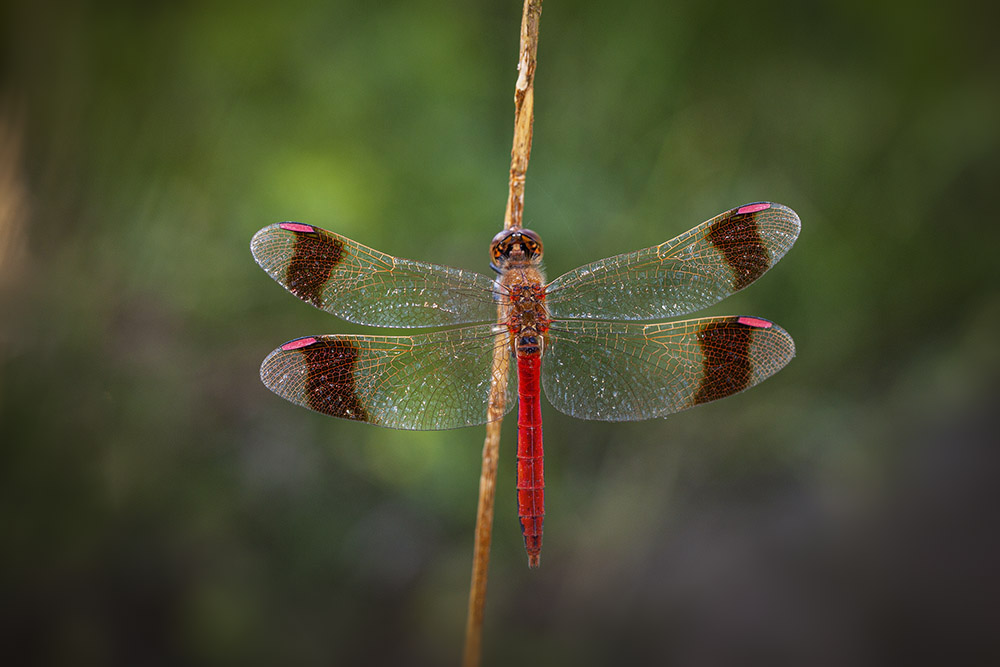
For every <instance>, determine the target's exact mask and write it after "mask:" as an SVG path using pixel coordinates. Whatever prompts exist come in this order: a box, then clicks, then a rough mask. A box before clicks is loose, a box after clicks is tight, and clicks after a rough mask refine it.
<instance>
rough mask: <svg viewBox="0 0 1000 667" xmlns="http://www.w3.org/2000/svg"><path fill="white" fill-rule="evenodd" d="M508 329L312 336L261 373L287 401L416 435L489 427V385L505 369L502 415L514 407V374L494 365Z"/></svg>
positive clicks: (288, 347)
mask: <svg viewBox="0 0 1000 667" xmlns="http://www.w3.org/2000/svg"><path fill="white" fill-rule="evenodd" d="M498 345H499V346H506V345H509V343H508V337H507V333H506V331H503V332H495V331H494V327H493V326H491V325H481V326H474V327H463V328H460V329H450V330H448V331H439V332H434V333H427V334H418V335H415V336H348V335H343V336H341V335H330V336H309V337H306V338H299V339H296V340H293V341H289V342H287V343H285V344H284V345H282V346H281V347H279V348H278V349H276V350H275V351H274V352H272V353H271V354H270V355H268V357H267V358H266V359H264V363H263V364H262V365H261V367H260V377H261V380H263V382H264V384H265V385H267V387H268V388H269V389H270V390H271V391H273V392H274V393H276V394H278V395H279V396H281V397H282V398H284V399H287V400H289V401H291V402H292V403H297V404H298V405H301V406H303V407H307V408H309V409H310V410H315V411H316V412H321V413H323V414H326V415H330V416H333V417H341V418H343V419H353V420H356V421H363V422H368V423H370V424H376V425H378V426H386V427H389V428H399V429H406V430H412V431H433V430H439V429H448V428H458V427H461V426H474V425H476V424H485V423H486V422H487V421H489V419H488V417H487V406H488V404H489V395H490V384H491V381H492V379H493V376H494V374H495V373H496V374H502V373H504V372H505V371H506V373H507V377H508V382H507V394H506V403H505V404H504V405H505V410H509V409H510V408H511V407H512V406H513V405H514V403H515V400H516V396H517V385H516V381H515V380H514V377H513V375H512V372H511V370H510V369H513V368H515V365H514V364H512V363H510V364H506V365H507V366H509V369H503V368H497V369H494V367H493V356H494V349H495V348H496V346H498Z"/></svg>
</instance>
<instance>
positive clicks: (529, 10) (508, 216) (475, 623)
mask: <svg viewBox="0 0 1000 667" xmlns="http://www.w3.org/2000/svg"><path fill="white" fill-rule="evenodd" d="M541 15H542V0H524V11H523V13H522V15H521V50H520V57H519V58H518V63H517V69H518V77H517V83H516V84H515V85H514V144H513V147H512V148H511V152H510V189H509V194H508V197H507V210H506V212H505V213H504V229H518V228H520V227H521V220H522V216H523V213H524V178H525V173H526V172H527V171H528V159H529V158H530V157H531V132H532V125H533V123H534V107H535V86H534V84H535V54H536V53H537V51H538V22H539V20H540V19H541ZM500 315H501V311H500V309H499V308H498V310H497V317H498V321H499V319H500ZM509 367H510V350H509V349H508V347H507V346H506V345H502V344H500V345H497V346H496V348H495V350H494V354H493V368H494V372H493V381H492V385H491V387H490V404H489V416H490V420H491V421H490V422H489V423H488V424H487V425H486V440H485V441H484V443H483V467H482V472H481V474H480V477H479V509H478V511H477V514H476V539H475V547H474V551H473V557H472V582H471V584H470V588H469V611H468V617H467V619H466V624H465V651H464V655H463V660H462V664H463V665H464V666H465V667H477V666H478V665H479V664H480V661H481V657H482V636H483V612H484V609H485V606H486V582H487V574H488V571H489V563H490V543H491V541H492V538H493V508H494V504H495V499H496V479H497V461H498V453H499V450H500V427H501V425H502V421H501V418H502V417H503V414H504V407H505V405H504V402H505V400H506V395H507V382H508V378H509V374H508V369H509Z"/></svg>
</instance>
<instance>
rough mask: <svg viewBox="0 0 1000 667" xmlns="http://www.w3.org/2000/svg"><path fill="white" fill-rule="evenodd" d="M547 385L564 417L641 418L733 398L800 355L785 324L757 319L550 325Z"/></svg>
mask: <svg viewBox="0 0 1000 667" xmlns="http://www.w3.org/2000/svg"><path fill="white" fill-rule="evenodd" d="M548 340H549V343H548V346H547V347H546V348H545V352H544V354H543V356H542V385H543V386H544V387H545V395H546V396H547V397H548V399H549V402H550V403H552V405H553V406H555V408H556V409H557V410H559V411H560V412H564V413H566V414H568V415H571V416H573V417H579V418H581V419H599V420H602V421H638V420H641V419H650V418H652V417H664V416H666V415H669V414H671V413H673V412H677V411H679V410H684V409H686V408H690V407H693V406H695V405H698V404H701V403H707V402H709V401H714V400H716V399H719V398H724V397H726V396H731V395H732V394H735V393H738V392H740V391H743V390H744V389H747V388H749V387H752V386H753V385H755V384H757V383H759V382H761V381H763V380H764V379H766V378H768V377H770V376H771V375H773V374H775V373H777V372H778V371H779V370H781V368H782V367H784V365H785V364H787V363H788V362H789V360H791V358H792V357H793V356H794V355H795V343H794V342H793V341H792V338H791V336H789V335H788V334H787V333H786V332H785V331H784V330H783V329H782V328H781V327H779V326H777V325H776V324H773V323H771V322H769V321H767V320H763V319H760V318H755V317H708V318H702V319H695V320H686V321H683V322H670V323H665V324H627V323H620V322H588V321H583V320H576V321H558V322H553V323H552V328H551V329H550V331H549V338H548Z"/></svg>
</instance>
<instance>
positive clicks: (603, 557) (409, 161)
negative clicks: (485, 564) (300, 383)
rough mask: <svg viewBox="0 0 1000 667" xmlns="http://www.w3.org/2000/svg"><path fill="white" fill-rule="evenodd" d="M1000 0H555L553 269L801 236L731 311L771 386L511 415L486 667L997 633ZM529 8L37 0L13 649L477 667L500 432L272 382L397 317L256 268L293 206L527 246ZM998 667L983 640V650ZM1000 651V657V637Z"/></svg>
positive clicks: (547, 118) (63, 655) (4, 556)
mask: <svg viewBox="0 0 1000 667" xmlns="http://www.w3.org/2000/svg"><path fill="white" fill-rule="evenodd" d="M985 4H986V3H978V2H973V1H971V0H956V1H953V2H949V3H931V2H921V1H918V2H915V3H868V2H858V1H854V0H827V1H821V2H815V3H801V2H788V1H784V2H782V1H771V2H763V3H746V2H739V1H737V0H719V1H718V2H710V3H704V2H694V1H686V0H685V1H681V2H670V3H634V4H632V3H626V4H623V3H612V2H597V1H579V0H577V1H574V2H572V3H562V2H554V1H552V0H550V1H549V2H547V3H546V6H545V9H544V13H543V16H542V23H541V28H542V29H541V44H540V49H539V65H538V71H537V79H536V119H535V143H534V152H533V156H532V161H531V165H530V169H529V172H528V182H527V201H526V216H525V221H526V224H527V225H528V226H529V227H531V228H533V229H535V230H536V231H538V232H539V233H540V234H542V236H543V238H544V240H545V244H546V250H547V258H548V269H549V274H550V276H556V275H559V274H561V273H562V272H564V271H566V270H569V269H571V268H573V267H575V266H577V265H579V264H581V263H584V262H588V261H592V260H594V259H597V258H600V257H603V256H606V255H610V254H615V253H619V252H625V251H629V250H633V249H636V248H640V247H646V246H649V245H653V244H656V243H659V242H661V241H664V240H666V239H667V238H670V237H672V236H674V235H675V234H678V233H680V232H683V231H685V230H686V229H688V228H689V227H691V226H693V225H695V224H697V223H698V222H701V221H702V220H704V219H707V218H708V217H711V216H713V215H715V214H716V213H719V212H721V211H723V210H726V209H728V208H730V207H733V206H738V205H741V204H743V203H746V202H750V201H757V200H760V199H770V200H774V201H779V202H782V203H785V204H787V205H789V206H791V207H793V208H794V209H796V210H797V211H798V213H799V214H800V216H801V218H802V221H803V228H802V235H801V237H800V240H799V241H798V243H797V244H796V246H795V247H794V248H793V249H792V251H791V252H790V253H789V255H788V256H787V257H786V258H785V259H784V260H783V261H782V262H781V263H780V264H779V265H778V266H777V267H776V268H775V269H773V270H772V271H771V272H770V273H768V274H767V275H766V276H765V277H764V278H763V279H761V280H760V281H759V282H758V283H756V284H754V285H753V286H752V288H750V289H748V290H746V291H744V292H741V293H740V294H738V295H736V296H734V297H732V298H730V299H728V300H727V301H726V302H724V303H722V304H720V305H718V306H716V307H714V308H712V309H710V310H709V311H707V314H747V315H760V316H765V317H768V318H771V319H773V320H775V321H777V322H779V323H780V324H781V325H782V326H784V327H785V328H786V329H787V330H788V331H789V332H791V333H792V335H793V336H794V337H795V340H796V342H797V346H798V356H797V357H796V359H795V360H794V361H793V362H792V363H791V364H790V365H789V366H788V367H787V368H786V369H785V370H784V371H782V372H781V373H780V374H778V375H777V376H776V377H774V378H772V379H771V380H769V381H768V382H766V383H765V384H763V385H761V386H760V387H757V388H755V389H754V390H752V391H750V392H747V393H745V394H741V395H739V396H738V397H734V398H730V399H728V400H725V401H722V402H719V403H715V404H712V405H708V406H703V407H700V408H698V409H697V410H694V411H690V412H687V413H682V414H679V415H676V416H673V417H671V418H669V419H666V420H658V421H652V422H647V423H637V424H604V423H595V422H583V421H577V420H573V419H571V418H568V417H565V416H563V415H561V414H558V413H556V412H555V411H554V410H552V409H551V408H550V407H549V406H547V405H546V406H545V407H544V408H543V412H544V416H545V420H546V434H545V435H546V451H547V458H546V463H547V465H546V472H547V480H548V495H547V509H548V516H547V519H546V525H545V529H546V533H545V540H546V541H545V549H544V552H543V559H542V567H541V569H540V570H538V571H528V569H527V567H526V559H525V556H524V552H523V547H522V541H521V536H520V533H519V529H518V525H517V519H516V516H515V510H514V492H513V484H514V482H513V462H514V461H513V460H514V431H513V427H514V423H513V422H514V420H512V419H511V420H508V421H507V423H506V424H505V426H504V429H505V436H504V437H505V441H504V445H503V450H502V451H503V461H502V464H501V469H500V478H499V495H498V499H497V517H496V525H495V528H496V531H495V540H494V549H493V562H492V567H491V580H490V587H489V599H488V605H487V616H486V627H485V646H484V661H485V664H486V665H510V664H518V663H520V662H522V661H525V660H528V659H529V658H530V659H532V660H535V661H536V662H537V664H546V665H607V664H667V663H668V662H669V663H674V664H735V663H739V664H746V663H747V662H757V663H762V664H810V665H823V664H826V665H847V664H852V665H864V664H872V665H887V664H913V663H915V662H921V661H927V662H935V663H937V664H961V663H963V662H974V661H976V660H982V659H984V658H987V659H989V658H992V660H993V661H997V660H998V659H1000V638H998V637H1000V634H998V633H1000V631H998V629H997V628H998V627H1000V623H998V622H1000V612H998V608H997V604H996V600H997V599H998V595H1000V575H998V572H997V563H998V562H1000V532H998V530H997V529H998V527H1000V520H998V517H1000V514H998V507H1000V502H998V500H1000V491H998V485H997V480H998V476H1000V450H998V447H1000V443H998V429H997V423H998V420H997V417H996V411H997V409H998V407H1000V406H998V401H997V398H998V396H1000V391H998V389H1000V381H998V379H1000V373H998V370H1000V352H998V343H997V341H998V338H997V336H998V333H997V332H998V330H1000V291H998V289H997V278H998V274H997V269H996V253H997V248H998V246H1000V232H998V221H997V215H996V207H995V204H994V201H995V196H996V193H997V187H998V183H1000V179H998V174H1000V169H998V167H1000V164H998V163H1000V84H998V81H1000V79H998V72H1000V56H998V49H997V47H996V36H995V22H994V21H991V20H990V18H989V14H988V10H986V9H982V10H980V9H979V6H980V5H984V7H985ZM520 14H521V6H520V3H519V2H517V1H516V0H511V1H507V2H499V1H491V2H478V3H467V2H442V1H436V2H435V1H430V0H408V1H406V2H384V3H356V2H344V1H340V0H333V1H329V2H323V3H319V2H298V1H295V0H290V1H289V2H282V3H244V2H224V1H217V2H203V3H196V2H191V3H187V2H182V3H175V2H141V3H140V2H105V1H98V0H95V1H92V2H79V3H65V2H53V1H50V0H31V1H28V0H7V1H6V2H5V3H3V5H2V6H0V25H2V30H3V39H2V61H0V65H2V68H3V69H2V71H3V79H2V94H0V442H2V446H0V452H2V459H0V564H2V571H0V600H2V610H0V616H2V622H0V639H2V642H3V654H4V656H5V657H6V658H10V659H13V661H12V662H11V663H10V664H88V663H89V664H113V665H178V664H241V665H245V664H297V665H347V664H357V665H369V664H370V665H440V664H455V663H456V662H457V661H458V658H459V655H460V652H461V643H462V633H463V628H464V622H465V610H466V599H467V594H468V580H469V568H470V561H471V551H472V529H473V524H474V517H475V505H476V497H477V488H478V475H479V465H480V463H479V462H480V451H481V446H482V439H483V429H475V428H472V429H463V430H459V431H452V432H443V433H413V432H401V431H390V430H383V429H379V428H375V427H369V426H365V425H359V424H354V423H348V422H343V421H338V420H333V419H328V418H324V417H321V416H319V415H316V414H313V413H310V412H308V411H306V410H303V409H301V408H297V407H295V406H293V405H291V404H289V403H286V402H284V401H282V400H280V399H278V398H277V397H275V396H274V395H272V394H271V393H270V392H268V391H267V390H266V389H265V388H264V387H263V386H262V385H261V383H260V382H259V380H258V377H257V371H258V366H259V364H260V361H261V360H262V359H263V357H264V356H265V355H266V354H267V353H268V352H269V351H270V350H271V349H273V348H274V347H275V346H276V345H277V344H279V343H281V342H283V341H285V340H288V339H290V338H294V337H297V336H301V335H306V334H314V333H335V332H350V331H359V330H360V329H359V328H358V327H352V326H350V325H347V324H345V323H343V322H340V321H338V320H337V319H336V318H333V317H331V316H329V315H327V314H325V313H322V312H320V311H317V310H315V309H312V308H310V307H308V306H307V305H305V304H302V303H300V302H298V301H297V300H296V299H294V298H293V297H291V296H290V295H288V294H287V293H286V292H285V291H284V290H282V289H281V288H280V287H279V286H278V285H276V284H275V283H274V282H272V281H271V280H270V278H268V277H267V276H266V275H265V274H264V273H263V272H262V271H261V270H260V269H259V268H258V267H257V266H256V265H255V264H254V262H253V260H252V258H251V256H250V252H249V247H248V244H249V240H250V237H251V235H252V234H253V233H254V232H255V231H256V230H257V229H258V228H260V227H263V226H265V225H268V224H270V223H273V222H276V221H280V220H298V221H302V222H308V223H312V224H316V225H320V226H323V227H327V228H330V229H333V230H336V231H338V232H341V233H343V234H345V235H347V236H350V237H352V238H355V239H358V240H360V241H361V242H363V243H366V244H368V245H371V246H374V247H376V248H379V249H381V250H384V251H386V252H389V253H392V254H396V255H400V256H404V257H410V258H414V259H421V260H427V261H433V262H438V263H443V264H449V265H453V266H458V267H462V268H467V269H474V270H480V271H483V272H487V271H488V269H487V254H486V253H487V247H488V242H489V240H490V238H491V237H492V236H493V234H494V233H496V231H498V230H499V228H500V225H501V222H502V216H503V209H504V202H505V197H506V188H507V169H508V164H509V154H510V141H511V134H512V120H513V104H512V91H513V84H514V81H515V79H516V74H517V73H516V70H515V65H516V61H517V45H518V30H519V22H520ZM978 664H986V663H978ZM994 664H996V663H995V662H994Z"/></svg>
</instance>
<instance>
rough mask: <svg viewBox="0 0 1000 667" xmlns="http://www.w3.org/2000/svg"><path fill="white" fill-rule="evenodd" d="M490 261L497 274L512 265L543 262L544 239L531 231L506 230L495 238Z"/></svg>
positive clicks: (491, 246)
mask: <svg viewBox="0 0 1000 667" xmlns="http://www.w3.org/2000/svg"><path fill="white" fill-rule="evenodd" d="M490 259H491V260H492V261H491V262H490V266H491V267H492V268H493V270H494V271H496V272H497V273H499V272H500V271H502V270H503V269H505V268H507V267H509V266H512V265H517V266H524V265H526V264H538V263H539V262H540V261H541V260H542V239H541V237H539V236H538V234H536V233H535V232H533V231H531V230H530V229H505V230H504V231H502V232H500V233H499V234H497V235H496V236H494V237H493V242H492V243H491V244H490Z"/></svg>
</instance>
